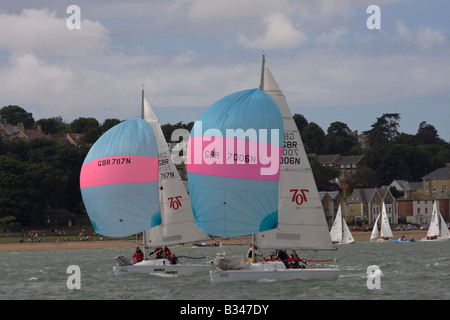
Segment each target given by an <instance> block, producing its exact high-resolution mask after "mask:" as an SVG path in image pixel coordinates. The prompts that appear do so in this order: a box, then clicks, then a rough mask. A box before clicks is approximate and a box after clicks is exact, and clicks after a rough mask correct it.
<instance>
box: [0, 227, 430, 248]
mask: <svg viewBox="0 0 450 320" xmlns="http://www.w3.org/2000/svg"><path fill="white" fill-rule="evenodd" d="M352 234H353V237H354V238H355V241H369V240H370V232H362V231H353V232H352ZM393 234H394V238H397V239H398V238H400V237H401V236H402V235H405V237H406V238H407V239H411V238H414V239H415V240H420V239H422V238H423V237H425V235H426V231H425V230H411V231H393ZM216 241H219V242H220V241H221V242H222V244H224V245H240V244H249V243H251V237H239V238H232V239H216ZM213 242H214V241H212V240H210V241H205V243H206V244H210V243H213ZM141 245H142V242H139V241H135V240H98V241H92V240H89V241H64V242H36V243H28V242H26V243H0V252H15V251H41V250H80V249H107V248H112V249H114V248H117V249H123V248H134V247H136V246H141Z"/></svg>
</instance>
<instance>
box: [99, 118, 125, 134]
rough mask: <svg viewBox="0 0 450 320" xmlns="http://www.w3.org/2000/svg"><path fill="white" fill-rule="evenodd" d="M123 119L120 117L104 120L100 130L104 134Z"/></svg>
mask: <svg viewBox="0 0 450 320" xmlns="http://www.w3.org/2000/svg"><path fill="white" fill-rule="evenodd" d="M121 122H122V121H120V120H119V119H112V118H110V119H105V121H103V123H102V125H101V126H100V132H101V133H102V134H103V133H105V132H106V131H108V130H109V129H111V128H112V127H114V126H115V125H118V124H119V123H121Z"/></svg>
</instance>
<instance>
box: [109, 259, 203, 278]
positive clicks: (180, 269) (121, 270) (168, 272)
mask: <svg viewBox="0 0 450 320" xmlns="http://www.w3.org/2000/svg"><path fill="white" fill-rule="evenodd" d="M113 270H114V274H115V275H116V276H121V275H125V274H130V273H145V274H151V275H159V276H188V275H191V274H193V273H196V272H205V273H206V272H208V271H209V270H211V265H210V264H189V263H188V264H170V262H169V260H167V259H157V260H145V261H142V262H139V263H136V264H133V265H126V266H114V268H113Z"/></svg>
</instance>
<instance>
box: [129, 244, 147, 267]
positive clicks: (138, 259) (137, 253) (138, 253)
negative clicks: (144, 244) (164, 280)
mask: <svg viewBox="0 0 450 320" xmlns="http://www.w3.org/2000/svg"><path fill="white" fill-rule="evenodd" d="M131 258H132V259H133V260H134V263H138V262H141V261H142V260H144V254H143V253H142V251H141V249H139V247H137V248H136V251H135V252H134V254H133V256H132V257H131Z"/></svg>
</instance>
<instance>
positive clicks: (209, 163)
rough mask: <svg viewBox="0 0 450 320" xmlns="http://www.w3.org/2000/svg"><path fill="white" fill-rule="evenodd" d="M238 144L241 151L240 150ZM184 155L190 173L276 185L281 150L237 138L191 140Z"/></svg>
mask: <svg viewBox="0 0 450 320" xmlns="http://www.w3.org/2000/svg"><path fill="white" fill-rule="evenodd" d="M241 143H242V146H243V147H242V148H239V144H241ZM187 152H188V162H187V171H188V172H190V173H198V174H204V175H211V176H218V177H228V178H238V179H251V180H263V181H264V180H265V181H276V180H278V177H279V172H280V170H279V169H280V158H281V154H282V152H283V148H282V147H279V146H275V145H270V144H266V143H258V142H256V141H250V140H242V139H237V138H226V137H225V138H223V137H212V139H211V140H210V139H209V138H206V139H205V138H204V137H191V138H189V143H188V151H187Z"/></svg>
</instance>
